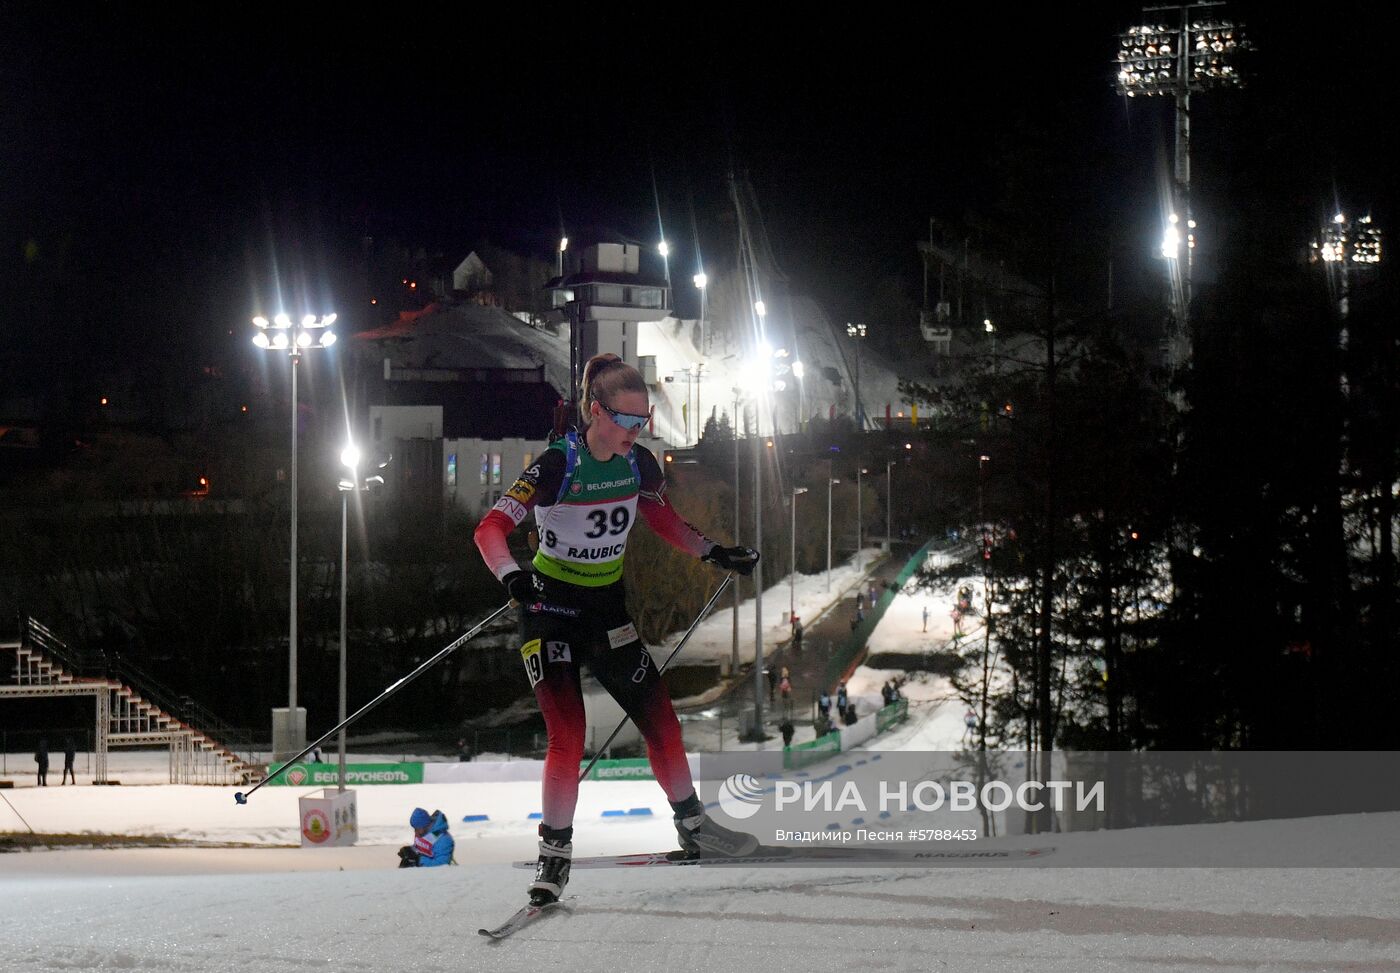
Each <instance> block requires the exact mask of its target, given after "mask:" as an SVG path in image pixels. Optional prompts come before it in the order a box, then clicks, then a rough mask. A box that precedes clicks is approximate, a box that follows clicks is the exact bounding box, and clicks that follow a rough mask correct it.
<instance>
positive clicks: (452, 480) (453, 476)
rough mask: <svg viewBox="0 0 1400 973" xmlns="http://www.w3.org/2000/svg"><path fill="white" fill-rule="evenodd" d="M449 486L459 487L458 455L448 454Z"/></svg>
mask: <svg viewBox="0 0 1400 973" xmlns="http://www.w3.org/2000/svg"><path fill="white" fill-rule="evenodd" d="M447 485H448V486H450V487H455V486H456V485H457V454H456V453H448V454H447Z"/></svg>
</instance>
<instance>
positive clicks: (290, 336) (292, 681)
mask: <svg viewBox="0 0 1400 973" xmlns="http://www.w3.org/2000/svg"><path fill="white" fill-rule="evenodd" d="M334 323H335V315H334V314H324V315H321V316H320V317H317V316H316V315H314V314H306V315H303V316H302V318H301V320H300V322H298V323H296V324H295V325H294V324H293V323H292V318H291V315H289V314H287V313H286V312H282V313H279V314H277V315H275V316H274V317H273V319H272V320H271V321H270V322H269V321H268V319H267V318H266V317H264V316H263V315H261V314H259V315H258V316H257V317H255V318H253V326H254V327H256V328H257V329H258V330H257V333H256V334H254V335H253V344H254V345H256V346H257V347H259V348H262V349H264V350H267V351H282V352H286V353H287V356H288V357H289V358H291V360H292V368H291V372H292V409H291V412H292V469H291V473H292V476H291V504H290V506H291V514H292V517H291V519H292V525H291V551H290V554H291V556H290V558H289V561H288V563H289V564H290V570H289V572H288V573H289V574H290V576H291V593H290V596H289V598H288V602H289V605H290V608H289V615H290V618H289V621H288V638H287V647H288V656H289V659H288V686H287V697H288V704H287V716H286V719H287V723H286V727H285V732H286V736H285V737H279V736H278V734H277V733H276V730H275V729H274V734H273V735H274V739H275V740H277V742H279V743H281V744H282V746H283V748H286V749H285V752H286V753H292V752H295V750H296V748H297V747H299V746H300V745H301V743H300V741H301V737H302V734H303V733H304V731H305V724H304V723H303V722H302V721H300V720H299V719H298V711H297V563H298V562H297V371H298V367H297V366H298V364H299V363H300V362H301V356H302V355H303V354H304V353H305V352H306V351H308V350H310V349H312V348H329V347H330V346H331V345H333V344H335V332H334V331H332V330H331V329H330V326H331V325H332V324H334ZM269 332H271V334H270V335H269ZM275 719H276V716H275V711H274V720H275ZM277 759H281V756H280V755H277Z"/></svg>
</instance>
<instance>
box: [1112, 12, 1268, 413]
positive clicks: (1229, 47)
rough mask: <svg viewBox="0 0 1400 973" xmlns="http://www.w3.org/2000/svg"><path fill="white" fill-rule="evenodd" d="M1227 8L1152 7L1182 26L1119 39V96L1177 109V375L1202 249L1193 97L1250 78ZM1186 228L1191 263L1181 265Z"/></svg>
mask: <svg viewBox="0 0 1400 973" xmlns="http://www.w3.org/2000/svg"><path fill="white" fill-rule="evenodd" d="M1223 6H1224V4H1223V3H1220V2H1215V0H1206V2H1201V3H1191V4H1175V5H1170V6H1155V7H1144V8H1143V13H1144V14H1145V15H1146V14H1154V15H1156V14H1161V13H1164V12H1167V11H1171V12H1174V13H1175V14H1176V15H1177V18H1178V23H1177V25H1176V26H1171V25H1168V24H1161V23H1149V24H1146V25H1143V26H1136V27H1129V28H1128V29H1127V30H1126V31H1124V32H1123V33H1122V34H1120V35H1119V38H1118V60H1117V65H1118V78H1117V82H1118V84H1117V87H1118V92H1119V94H1122V95H1126V96H1127V97H1129V98H1134V97H1137V96H1138V95H1143V96H1146V97H1153V96H1157V95H1163V96H1168V97H1171V98H1172V99H1173V100H1174V102H1175V106H1176V143H1175V153H1174V160H1173V173H1172V175H1173V186H1172V191H1171V194H1170V199H1168V200H1166V201H1164V205H1163V210H1164V211H1165V214H1166V225H1165V226H1164V227H1163V239H1162V251H1161V252H1162V256H1163V257H1164V258H1166V260H1167V265H1168V268H1169V272H1170V275H1171V283H1172V302H1171V303H1172V308H1171V310H1172V320H1171V325H1170V328H1171V332H1170V333H1169V334H1168V335H1167V361H1168V366H1169V367H1170V368H1171V370H1172V372H1173V373H1175V372H1176V371H1177V370H1179V369H1180V368H1183V367H1185V365H1186V363H1187V362H1188V361H1189V360H1190V357H1191V336H1190V327H1189V325H1190V309H1191V272H1192V264H1193V263H1194V257H1195V247H1196V221H1195V219H1194V218H1193V214H1192V211H1191V95H1192V93H1201V92H1204V91H1208V90H1210V89H1212V88H1227V87H1237V86H1238V85H1240V83H1241V80H1242V79H1241V77H1240V74H1239V72H1238V71H1237V70H1236V67H1235V64H1236V61H1237V59H1238V57H1239V54H1240V53H1241V52H1242V51H1245V50H1248V49H1249V48H1250V47H1251V45H1250V43H1249V42H1248V41H1247V40H1245V38H1244V35H1243V31H1242V27H1243V25H1242V24H1239V23H1237V22H1234V21H1231V20H1225V19H1217V17H1216V15H1217V14H1218V13H1220V9H1219V8H1221V7H1223ZM1156 19H1160V18H1155V17H1154V20H1156ZM1183 222H1184V224H1185V226H1184V227H1183V226H1182V224H1183ZM1183 229H1184V230H1185V234H1184V235H1185V243H1186V258H1185V260H1181V259H1180V249H1181V243H1182V240H1183V232H1182V231H1183ZM1181 404H1183V403H1178V405H1179V406H1180V405H1181Z"/></svg>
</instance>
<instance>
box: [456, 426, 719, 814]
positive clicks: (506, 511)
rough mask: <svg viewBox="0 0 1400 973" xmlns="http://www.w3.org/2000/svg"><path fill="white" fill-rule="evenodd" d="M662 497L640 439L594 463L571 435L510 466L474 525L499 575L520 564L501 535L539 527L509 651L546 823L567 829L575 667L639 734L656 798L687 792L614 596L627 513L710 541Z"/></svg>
mask: <svg viewBox="0 0 1400 973" xmlns="http://www.w3.org/2000/svg"><path fill="white" fill-rule="evenodd" d="M665 493H666V480H665V477H664V476H663V475H662V472H661V468H660V466H659V465H658V463H657V461H656V457H655V456H654V455H652V453H651V451H650V450H648V449H647V448H646V447H645V446H642V445H640V444H638V445H634V446H633V448H632V450H631V452H630V454H627V455H622V454H619V455H615V456H613V458H612V459H610V460H608V461H607V462H605V463H604V462H599V461H598V460H596V459H594V458H593V456H592V455H591V454H590V453H589V452H588V448H587V446H586V445H585V444H584V441H583V437H582V435H580V434H576V433H570V434H569V435H568V436H566V437H562V438H560V439H558V440H556V441H555V442H554V443H553V444H552V445H551V446H550V447H549V449H547V450H546V451H545V452H544V453H543V454H542V455H541V456H540V457H539V460H538V461H537V462H536V463H534V464H533V465H532V466H530V467H529V468H528V469H526V470H525V471H524V472H523V473H521V474H520V476H519V477H518V478H517V479H516V481H515V483H514V484H513V485H512V486H511V488H510V489H509V490H507V491H506V492H505V493H504V494H503V495H502V496H501V499H500V500H499V501H498V502H497V503H496V505H495V507H493V508H492V510H491V511H490V512H489V513H488V514H487V515H486V516H485V517H484V518H482V521H481V523H480V524H479V525H478V526H477V529H476V533H475V540H476V544H477V547H478V548H479V549H480V551H481V555H482V557H483V558H484V559H485V561H486V564H487V566H488V567H490V568H491V570H492V572H493V573H494V574H495V575H496V577H497V579H498V580H502V581H504V579H505V578H506V577H507V576H508V575H509V574H511V573H512V572H514V571H517V570H519V566H518V565H517V564H516V562H515V559H514V558H513V557H512V556H511V554H510V551H509V549H508V547H507V544H506V538H507V536H508V535H509V534H510V532H511V531H512V530H513V529H515V527H517V526H518V525H519V524H520V523H521V522H522V521H523V520H524V519H525V518H526V517H527V516H528V515H529V513H530V511H531V510H533V511H534V513H535V520H536V523H537V525H538V530H539V549H538V550H537V551H536V553H535V556H534V560H533V562H532V564H531V568H532V569H533V571H534V573H535V582H536V583H535V590H536V591H537V592H538V600H537V601H535V602H534V603H533V604H522V605H521V611H520V641H521V648H520V655H521V658H522V660H523V662H524V664H525V673H526V675H527V676H528V677H529V679H530V685H531V687H532V688H533V689H534V692H535V699H536V700H537V701H538V702H539V706H540V712H541V713H543V715H544V721H545V727H546V729H547V730H548V735H549V747H548V751H547V752H546V755H545V762H544V787H543V791H544V794H543V813H542V818H543V822H542V823H543V824H544V825H545V827H547V828H551V829H563V828H569V827H572V825H573V818H574V807H575V805H576V803H577V801H578V776H579V766H580V763H581V761H582V759H583V747H584V733H585V729H586V722H585V718H584V708H583V693H582V691H581V689H580V683H579V674H580V669H581V668H582V666H583V665H584V664H585V663H587V664H588V665H589V668H590V670H591V671H592V673H593V675H594V677H595V678H596V679H597V680H598V681H599V682H600V683H602V684H603V687H604V688H605V689H607V691H608V692H609V693H610V694H611V695H612V697H613V698H614V699H615V700H617V702H618V703H619V704H620V705H621V706H622V708H623V710H624V711H625V712H626V713H627V715H628V716H629V717H631V719H632V721H633V722H634V723H635V724H636V725H637V729H638V730H640V731H641V734H642V738H643V739H644V740H645V741H646V746H647V756H648V758H649V759H650V761H651V768H652V772H653V774H655V776H656V779H657V781H658V782H659V783H660V784H661V787H662V789H663V790H664V791H665V792H666V797H667V798H668V799H669V800H670V801H671V802H672V803H673V804H674V803H675V802H677V801H682V800H685V799H686V798H688V797H690V796H691V795H693V794H694V792H695V788H694V783H693V781H692V779H691V775H690V767H689V765H688V764H687V763H686V756H685V747H684V744H683V742H682V739H681V728H680V721H679V720H677V719H676V714H675V711H674V710H673V709H672V708H671V699H670V696H669V695H668V694H667V692H666V687H665V685H664V684H663V682H662V680H661V673H660V671H659V670H658V669H657V666H656V662H655V661H654V660H653V659H652V657H651V653H650V652H648V651H647V647H646V646H645V645H644V644H643V643H642V641H641V639H640V638H639V637H638V635H637V629H636V626H635V625H634V624H633V623H632V619H631V617H630V616H629V614H628V612H627V606H626V604H625V602H624V598H623V584H622V562H623V553H624V551H625V549H626V547H627V536H628V534H629V533H630V532H631V530H632V527H633V526H634V525H635V523H636V519H637V514H638V513H640V514H641V515H642V517H644V518H645V519H646V522H647V525H648V526H649V527H651V529H652V530H653V531H655V532H656V533H657V534H658V535H659V536H660V537H662V538H663V539H664V540H666V541H667V542H668V543H670V544H671V545H672V546H674V547H676V548H678V549H680V550H682V551H685V552H686V553H688V554H691V555H693V556H694V557H704V556H705V555H707V554H709V552H710V550H711V549H712V548H713V547H714V546H715V544H714V542H713V541H711V540H709V539H708V538H707V537H705V536H704V535H703V534H701V533H700V532H699V531H698V530H696V529H695V528H694V527H692V526H690V525H689V524H688V523H686V522H685V521H684V520H682V519H681V517H680V516H679V515H678V514H677V513H676V511H675V508H674V507H672V506H670V504H668V503H667V502H666V496H665Z"/></svg>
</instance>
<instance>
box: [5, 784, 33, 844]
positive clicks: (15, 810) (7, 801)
mask: <svg viewBox="0 0 1400 973" xmlns="http://www.w3.org/2000/svg"><path fill="white" fill-rule="evenodd" d="M0 800H3V801H4V802H5V803H6V804H10V799H9V798H8V797H6V796H5V795H4V794H0ZM10 810H11V811H14V812H15V817H17V818H19V819H20V820H21V821H24V815H23V814H20V813H19V808H17V807H15V806H14V805H13V804H10ZM24 826H25V827H26V828H28V829H29V833H30V834H33V833H34V826H33V825H31V824H30V823H29V822H28V821H24Z"/></svg>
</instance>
